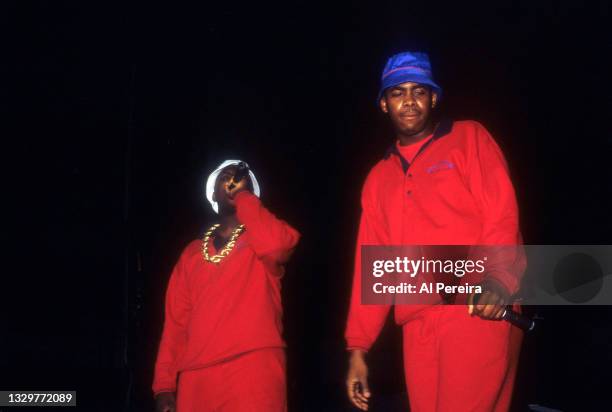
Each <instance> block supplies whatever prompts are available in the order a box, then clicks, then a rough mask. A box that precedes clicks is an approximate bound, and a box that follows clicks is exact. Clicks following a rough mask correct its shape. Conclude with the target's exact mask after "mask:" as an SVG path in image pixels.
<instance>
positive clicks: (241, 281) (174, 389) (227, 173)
mask: <svg viewBox="0 0 612 412" xmlns="http://www.w3.org/2000/svg"><path fill="white" fill-rule="evenodd" d="M247 168H248V166H247V165H246V164H245V163H243V162H240V161H237V160H228V161H225V162H223V163H222V164H221V165H220V166H219V167H218V168H217V169H216V170H215V171H214V172H213V173H212V174H211V175H210V177H209V178H208V181H207V185H206V192H207V193H206V194H207V198H208V200H209V201H210V203H211V204H212V206H213V209H214V210H215V211H216V212H217V213H218V214H219V221H218V224H216V225H214V226H213V227H212V228H211V229H210V230H209V231H208V232H207V233H206V234H205V235H204V238H203V239H197V240H194V241H192V242H191V243H190V244H189V245H187V247H186V248H185V250H184V251H183V252H182V254H181V256H180V258H179V260H178V263H177V264H176V266H175V268H174V270H173V272H172V275H171V277H170V281H169V284H168V289H167V293H166V309H165V321H164V329H163V334H162V337H161V342H160V345H159V353H158V356H157V362H156V364H155V377H154V382H153V392H154V394H155V397H156V408H157V411H158V412H175V411H177V412H207V411H223V412H245V411H270V412H282V411H285V410H286V393H285V392H286V390H285V353H284V346H285V344H284V342H283V339H282V337H281V335H282V306H281V296H280V289H281V277H282V276H283V274H284V265H285V263H286V262H287V260H288V259H289V256H290V254H291V252H292V250H293V249H294V248H295V246H296V244H297V242H298V240H299V237H300V235H299V233H298V232H297V231H296V230H295V229H293V228H292V227H291V226H289V225H288V224H287V223H285V222H283V221H282V220H279V219H277V218H276V217H275V216H274V215H273V214H272V213H270V212H269V211H268V210H267V209H266V208H265V207H264V206H263V205H262V204H261V202H260V200H259V198H258V196H259V184H258V182H257V179H256V178H255V175H254V174H253V173H252V172H251V171H250V170H248V169H247ZM239 171H240V174H242V175H243V176H244V177H243V178H242V179H240V178H239V177H236V176H235V175H237V174H239ZM247 171H248V172H247Z"/></svg>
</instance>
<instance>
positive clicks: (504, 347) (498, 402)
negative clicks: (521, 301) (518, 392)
mask: <svg viewBox="0 0 612 412" xmlns="http://www.w3.org/2000/svg"><path fill="white" fill-rule="evenodd" d="M402 329H403V336H404V371H405V376H406V385H407V388H408V397H409V400H410V411H411V412H447V411H452V412H463V411H466V412H467V411H470V412H503V411H507V410H508V409H509V407H510V401H511V398H512V389H513V386H514V377H515V375H516V366H517V362H518V357H519V352H520V346H521V341H522V339H523V332H522V331H521V330H520V329H518V328H516V327H515V326H512V325H511V324H509V323H508V322H505V321H491V320H484V319H481V318H479V317H477V316H474V317H470V315H468V313H467V306H463V305H448V306H442V305H440V306H435V307H432V308H428V309H427V310H424V311H423V312H422V314H420V316H418V317H417V318H416V319H414V320H410V321H409V322H407V323H406V324H404V326H403V328H402Z"/></svg>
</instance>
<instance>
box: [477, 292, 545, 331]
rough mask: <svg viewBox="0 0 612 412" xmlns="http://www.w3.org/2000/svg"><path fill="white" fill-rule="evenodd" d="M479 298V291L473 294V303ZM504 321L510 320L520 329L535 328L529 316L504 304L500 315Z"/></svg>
mask: <svg viewBox="0 0 612 412" xmlns="http://www.w3.org/2000/svg"><path fill="white" fill-rule="evenodd" d="M478 299H480V293H478V294H476V295H474V305H476V304H477V303H478ZM501 318H502V319H503V320H505V321H506V322H510V323H511V324H513V325H514V326H516V327H517V328H520V329H522V330H523V331H525V332H531V331H532V330H534V329H535V325H536V324H535V320H533V319H532V318H530V317H527V316H524V315H522V314H520V313H518V312H515V311H513V310H512V309H511V308H510V307H508V306H506V308H505V309H504V313H503V314H502V317H501Z"/></svg>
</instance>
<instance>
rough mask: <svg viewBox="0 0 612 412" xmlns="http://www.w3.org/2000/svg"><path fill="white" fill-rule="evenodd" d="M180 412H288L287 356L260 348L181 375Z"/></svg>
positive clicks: (178, 407)
mask: <svg viewBox="0 0 612 412" xmlns="http://www.w3.org/2000/svg"><path fill="white" fill-rule="evenodd" d="M176 409H177V412H261V411H266V412H285V411H286V410H287V396H286V380H285V353H284V350H283V349H261V350H256V351H253V352H249V353H246V354H242V355H239V356H238V357H236V358H233V359H231V360H228V361H225V362H221V363H218V364H215V365H213V366H209V367H207V368H200V369H195V370H190V371H185V372H183V373H181V375H180V377H179V383H178V393H177V402H176Z"/></svg>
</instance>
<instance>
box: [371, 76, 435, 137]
mask: <svg viewBox="0 0 612 412" xmlns="http://www.w3.org/2000/svg"><path fill="white" fill-rule="evenodd" d="M437 98H438V96H437V95H436V93H433V92H432V91H431V89H430V88H429V87H428V86H425V85H422V84H418V83H412V82H407V83H402V84H399V85H397V86H394V87H390V88H388V89H387V90H385V93H384V95H383V97H382V98H381V99H380V108H381V110H382V111H383V112H384V113H387V114H388V115H389V118H390V119H391V122H392V123H393V127H394V128H395V130H396V131H397V132H398V133H399V134H402V135H405V136H411V135H415V134H418V133H420V132H422V131H423V130H424V129H425V128H426V127H427V126H428V123H429V118H430V115H431V109H432V108H434V107H435V105H436V100H437Z"/></svg>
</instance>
